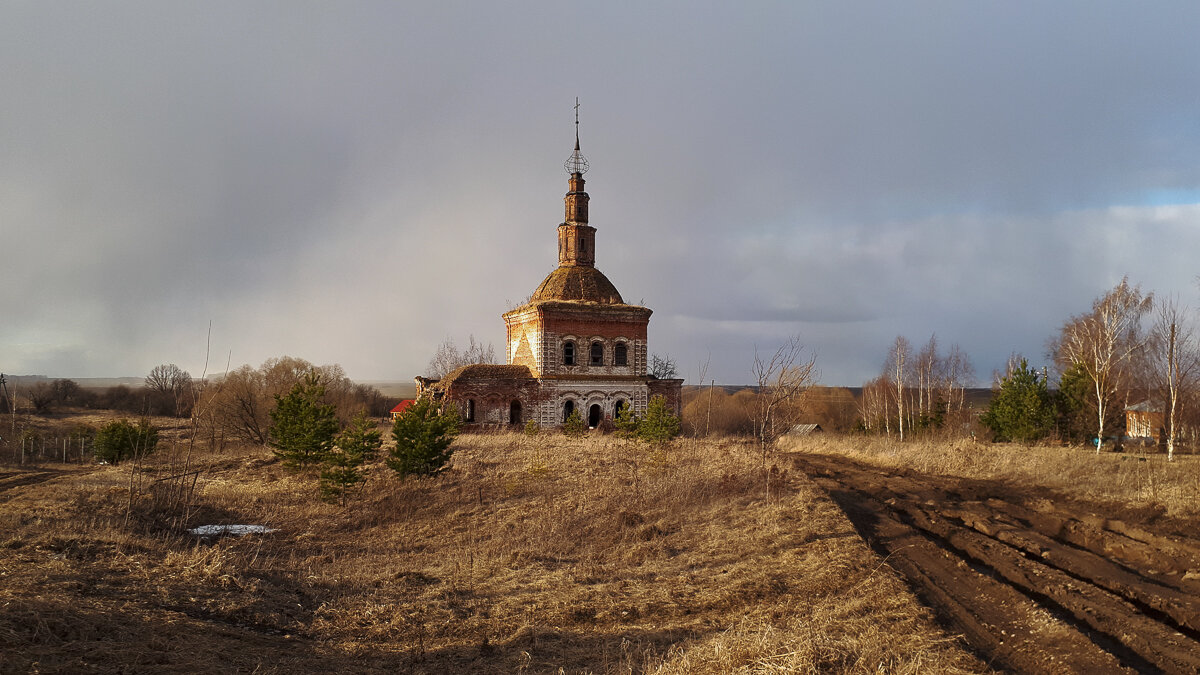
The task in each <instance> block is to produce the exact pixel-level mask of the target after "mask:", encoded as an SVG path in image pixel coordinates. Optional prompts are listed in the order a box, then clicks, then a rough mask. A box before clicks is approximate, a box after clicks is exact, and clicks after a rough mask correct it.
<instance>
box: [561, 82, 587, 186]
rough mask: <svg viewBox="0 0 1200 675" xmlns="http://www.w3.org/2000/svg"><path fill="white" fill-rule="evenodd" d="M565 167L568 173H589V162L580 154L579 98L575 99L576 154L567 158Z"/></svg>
mask: <svg viewBox="0 0 1200 675" xmlns="http://www.w3.org/2000/svg"><path fill="white" fill-rule="evenodd" d="M563 167H564V168H565V169H566V170H567V173H569V174H579V175H581V176H582V175H583V174H585V173H587V170H588V161H587V159H586V158H585V157H584V156H583V153H581V152H579V97H578V96H576V97H575V152H572V153H571V156H570V157H568V158H567V162H566V164H564V165H563Z"/></svg>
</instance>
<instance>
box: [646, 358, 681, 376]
mask: <svg viewBox="0 0 1200 675" xmlns="http://www.w3.org/2000/svg"><path fill="white" fill-rule="evenodd" d="M677 372H678V370H677V369H676V367H675V359H673V358H671V355H670V354H651V355H650V372H649V375H650V376H651V377H657V378H658V379H660V380H670V379H674V377H675V375H676V373H677Z"/></svg>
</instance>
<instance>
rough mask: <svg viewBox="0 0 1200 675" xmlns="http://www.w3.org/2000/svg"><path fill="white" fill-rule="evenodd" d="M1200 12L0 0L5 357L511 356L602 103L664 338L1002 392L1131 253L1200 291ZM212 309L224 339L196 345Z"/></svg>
mask: <svg viewBox="0 0 1200 675" xmlns="http://www.w3.org/2000/svg"><path fill="white" fill-rule="evenodd" d="M1197 35H1200V3H1196V2H1191V1H1189V2H1178V3H1172V2H1154V3H1133V2H1124V3H1108V2H1098V1H1096V0H1087V1H1084V2H1044V1H1038V2H994V3H984V2H970V3H964V2H957V1H950V0H947V1H945V2H913V1H907V2H846V1H843V0H839V1H838V2H825V3H818V2H796V1H784V2H749V3H728V2H722V3H705V2H679V3H641V2H638V3H603V2H588V3H572V2H564V1H562V0H558V1H555V2H515V3H494V2H443V1H438V2H427V3H417V2H349V1H344V2H342V1H339V2H310V3H305V2H297V1H295V0H287V1H286V2H255V1H249V2H247V1H245V0H237V1H236V2H214V1H212V0H206V1H205V2H193V3H177V2H170V3H168V2H158V1H157V0H156V1H152V2H145V3H133V2H76V3H72V2H42V1H40V0H39V1H28V2H25V1H20V0H7V1H4V2H0V64H2V67H0V96H2V99H3V106H2V107H0V263H2V265H0V268H2V269H0V370H2V371H3V372H6V373H10V374H43V375H48V376H50V377H115V376H135V375H144V374H146V373H147V372H149V371H150V369H151V368H153V367H154V366H155V365H157V364H160V363H172V362H173V363H177V364H179V365H180V366H182V367H183V368H185V369H187V370H189V371H191V372H192V374H193V375H199V374H200V372H201V371H202V370H204V367H205V366H204V364H205V357H206V349H207V352H208V353H209V354H210V357H209V361H210V362H209V365H208V371H209V373H213V372H219V371H223V370H225V366H226V363H227V362H228V363H230V364H231V365H232V366H233V367H237V366H238V365H241V364H243V363H250V364H253V365H258V364H260V363H262V361H264V360H265V359H267V358H269V357H273V356H281V355H291V356H297V357H301V358H305V359H308V360H310V361H313V362H315V363H319V364H326V363H340V364H342V365H343V366H344V367H345V369H346V371H347V373H348V374H349V375H350V376H351V377H352V378H354V379H356V380H393V379H395V380H408V379H409V378H411V377H412V376H413V375H416V374H420V373H421V372H423V371H424V369H425V366H426V364H427V362H428V360H429V357H430V355H431V354H432V352H433V350H434V349H435V348H436V346H437V345H438V343H440V342H441V341H442V340H444V339H445V338H447V337H453V338H455V339H456V340H457V341H458V342H460V343H465V342H466V341H467V337H468V336H469V335H472V334H473V335H474V336H475V337H476V338H477V339H479V340H482V341H484V342H491V343H493V344H494V345H495V346H496V349H497V351H498V352H499V354H500V356H501V357H502V356H503V352H504V347H503V345H504V322H503V320H502V319H501V318H500V315H501V314H502V313H503V312H505V311H506V310H508V309H510V308H512V307H514V306H516V305H517V304H519V303H520V302H521V301H523V300H524V299H525V298H526V297H527V296H528V295H529V294H530V293H531V292H532V291H533V289H534V288H535V287H536V286H537V284H538V283H539V282H540V281H541V280H542V279H543V277H544V276H545V275H546V274H548V273H549V272H550V270H552V269H553V267H554V266H555V264H556V263H557V257H556V234H555V227H556V226H557V225H558V223H559V222H561V221H562V217H563V206H562V197H563V194H564V192H565V191H566V189H567V176H566V174H565V173H564V171H563V161H564V160H565V159H566V158H567V156H568V155H569V154H570V152H571V149H572V146H573V143H574V131H575V129H574V118H573V110H572V106H573V105H574V103H575V97H576V96H578V97H579V99H580V102H581V104H582V105H581V108H580V120H581V124H580V134H581V141H582V147H583V152H584V154H585V155H586V156H587V158H588V159H589V161H590V162H591V166H592V169H591V171H590V172H589V173H588V174H587V176H586V178H587V189H588V192H589V194H590V195H591V224H592V225H593V226H595V227H596V228H597V234H596V242H597V266H598V267H599V268H600V269H601V270H602V271H603V272H604V273H605V274H606V275H607V276H608V277H609V278H610V279H611V280H612V281H613V283H614V284H616V286H617V288H618V289H619V290H620V292H621V293H622V295H623V296H624V298H625V300H626V301H627V302H634V303H643V304H645V305H647V306H648V307H650V308H652V309H653V310H654V315H653V317H652V318H651V321H650V349H651V351H652V352H658V353H666V354H670V355H671V356H673V357H674V358H675V359H676V360H677V362H678V363H679V367H680V374H681V375H682V376H686V377H688V378H689V380H692V381H694V380H695V379H696V377H697V364H698V363H699V362H701V361H703V360H705V359H706V358H709V357H710V355H711V366H710V367H709V371H708V372H709V377H712V378H716V380H717V381H718V382H726V383H745V382H748V381H750V379H751V378H750V363H751V359H752V356H753V353H754V349H755V347H756V346H757V348H758V349H760V350H764V351H766V350H773V349H774V348H775V346H777V345H778V344H779V343H780V342H781V341H782V340H784V339H785V338H786V337H787V336H789V335H792V334H798V335H799V336H800V338H801V340H802V341H803V342H804V343H805V344H806V345H807V346H808V347H809V349H811V350H812V352H814V353H815V354H816V356H817V361H818V367H819V369H820V371H821V380H822V382H823V383H825V384H832V385H851V386H856V385H860V384H862V382H863V381H865V380H867V379H869V378H871V377H873V376H874V375H876V374H877V373H878V372H879V370H880V367H881V366H882V363H883V360H884V358H885V355H886V351H887V348H888V346H889V345H890V343H891V342H892V341H893V340H894V339H895V337H896V336H897V335H901V334H902V335H905V336H907V337H908V338H909V339H910V340H911V341H912V342H913V343H914V344H920V343H922V342H924V341H925V340H927V339H928V338H929V336H930V334H933V333H936V334H937V336H938V339H939V341H940V342H941V344H942V345H943V346H944V347H948V346H949V345H950V344H953V343H957V344H958V345H960V347H961V348H962V349H963V350H965V351H966V352H967V353H968V354H969V355H970V356H971V358H972V360H973V361H974V363H975V368H976V370H977V372H978V374H979V376H980V383H981V384H982V385H986V384H987V380H988V379H989V376H990V373H991V371H992V369H994V368H997V367H1000V366H1001V365H1002V364H1003V363H1004V361H1005V359H1006V357H1007V356H1008V355H1009V354H1010V353H1011V352H1013V351H1017V352H1022V353H1024V354H1026V355H1027V356H1030V357H1031V360H1033V361H1036V362H1038V363H1040V362H1041V361H1042V354H1043V351H1044V343H1045V341H1046V339H1047V338H1048V337H1050V336H1051V335H1052V334H1053V333H1054V332H1055V331H1056V330H1057V329H1058V328H1059V327H1060V326H1061V324H1062V322H1063V320H1064V319H1066V318H1067V317H1068V316H1070V315H1071V314H1076V313H1079V312H1082V311H1085V310H1086V309H1088V308H1089V306H1090V304H1091V301H1092V300H1093V299H1094V298H1095V297H1096V296H1098V295H1100V294H1102V293H1103V292H1104V291H1105V290H1107V289H1109V288H1111V287H1112V286H1113V285H1115V284H1116V283H1117V282H1118V281H1119V280H1120V279H1121V277H1122V276H1124V275H1128V276H1129V278H1130V280H1131V281H1132V282H1134V283H1138V284H1141V285H1142V287H1143V289H1145V290H1152V291H1155V292H1157V293H1158V294H1160V295H1168V294H1178V295H1179V296H1180V297H1181V298H1182V299H1183V300H1184V301H1186V302H1188V303H1190V304H1192V305H1196V304H1200V302H1198V301H1200V291H1198V289H1197V285H1196V281H1195V277H1196V274H1197V273H1198V272H1200V40H1198V39H1197V37H1196V36H1197ZM210 322H211V326H212V330H211V347H208V348H206V340H207V338H208V334H209V325H210Z"/></svg>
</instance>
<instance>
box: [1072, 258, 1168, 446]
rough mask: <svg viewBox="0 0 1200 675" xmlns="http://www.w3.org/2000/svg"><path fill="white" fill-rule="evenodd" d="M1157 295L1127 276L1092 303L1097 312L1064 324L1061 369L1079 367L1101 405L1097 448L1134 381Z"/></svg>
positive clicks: (1098, 418) (1098, 412) (1095, 401)
mask: <svg viewBox="0 0 1200 675" xmlns="http://www.w3.org/2000/svg"><path fill="white" fill-rule="evenodd" d="M1153 302H1154V294H1153V293H1148V294H1146V295H1144V296H1143V295H1142V291H1141V287H1139V286H1132V287H1131V286H1130V285H1129V278H1128V277H1125V278H1122V279H1121V282H1120V283H1119V284H1117V285H1116V287H1115V288H1113V289H1112V290H1111V291H1109V292H1107V293H1105V294H1104V295H1103V296H1101V297H1100V298H1097V299H1096V301H1095V302H1093V303H1092V311H1091V312H1088V313H1086V314H1080V315H1079V316H1075V317H1072V318H1071V319H1070V320H1068V321H1067V323H1066V324H1064V325H1063V327H1062V332H1061V336H1060V338H1059V341H1058V344H1057V348H1058V349H1057V353H1058V360H1059V362H1060V366H1059V367H1060V369H1062V370H1063V371H1064V372H1065V370H1066V368H1064V366H1078V367H1080V368H1081V369H1082V370H1083V372H1084V373H1085V374H1086V375H1087V377H1088V379H1089V381H1090V383H1091V395H1092V397H1093V402H1094V403H1095V404H1096V418H1097V425H1096V452H1097V453H1099V452H1100V446H1101V445H1102V444H1103V443H1104V424H1105V417H1107V416H1108V414H1109V413H1110V408H1111V406H1112V404H1113V403H1114V402H1115V401H1116V400H1118V396H1119V394H1120V393H1121V391H1122V390H1123V389H1124V388H1125V387H1126V386H1127V385H1128V382H1127V376H1128V374H1129V367H1130V365H1131V363H1132V361H1133V359H1134V358H1135V357H1136V356H1137V354H1138V352H1139V351H1140V350H1142V348H1143V347H1144V346H1145V338H1144V337H1143V336H1142V333H1141V320H1142V317H1143V316H1144V315H1145V314H1146V313H1147V312H1149V311H1150V309H1151V307H1152V306H1153Z"/></svg>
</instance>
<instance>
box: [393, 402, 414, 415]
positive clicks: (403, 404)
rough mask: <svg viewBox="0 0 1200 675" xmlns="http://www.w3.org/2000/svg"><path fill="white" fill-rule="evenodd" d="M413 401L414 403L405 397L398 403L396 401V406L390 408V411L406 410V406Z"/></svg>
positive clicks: (400, 411) (399, 411)
mask: <svg viewBox="0 0 1200 675" xmlns="http://www.w3.org/2000/svg"><path fill="white" fill-rule="evenodd" d="M413 403H414V401H413V400H412V399H411V398H406V399H404V400H403V401H400V402H399V403H397V404H396V407H395V408H392V412H394V413H402V412H404V411H405V410H408V406H410V405H412V404H413Z"/></svg>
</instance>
